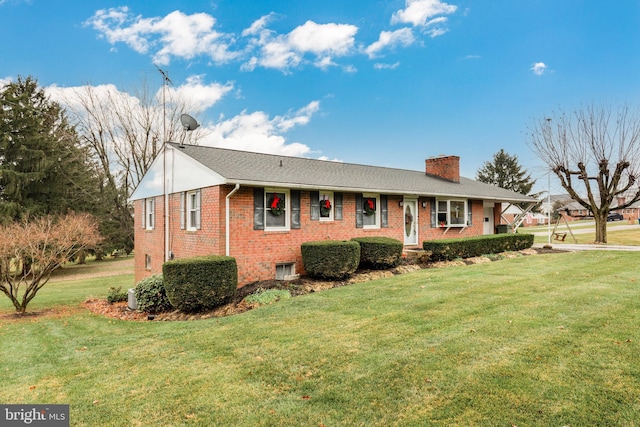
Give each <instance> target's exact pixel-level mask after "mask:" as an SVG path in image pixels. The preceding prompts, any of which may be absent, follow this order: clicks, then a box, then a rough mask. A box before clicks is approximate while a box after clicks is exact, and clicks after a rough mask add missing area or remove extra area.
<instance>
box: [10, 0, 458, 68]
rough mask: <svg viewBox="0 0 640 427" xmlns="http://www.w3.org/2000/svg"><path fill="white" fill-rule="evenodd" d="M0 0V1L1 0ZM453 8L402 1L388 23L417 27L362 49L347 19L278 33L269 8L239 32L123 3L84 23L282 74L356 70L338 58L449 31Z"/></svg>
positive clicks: (166, 49) (159, 59)
mask: <svg viewBox="0 0 640 427" xmlns="http://www.w3.org/2000/svg"><path fill="white" fill-rule="evenodd" d="M0 1H1V0H0ZM457 9H458V7H457V6H455V5H451V4H448V3H446V2H444V1H443V0H405V8H404V9H400V10H397V11H396V12H395V13H394V14H393V15H392V17H391V23H392V24H410V25H411V26H413V27H416V28H417V30H416V29H413V30H412V28H410V27H409V26H407V27H406V28H401V29H398V30H395V31H381V32H380V36H379V38H378V40H377V41H375V42H373V43H372V44H370V45H369V46H367V47H366V48H362V47H361V46H359V45H357V44H356V35H357V33H358V30H359V28H358V27H357V26H356V25H352V24H345V23H342V24H340V23H332V22H329V23H324V24H320V23H317V22H314V21H312V20H307V21H306V22H305V23H304V24H302V25H299V26H298V27H295V28H294V29H293V30H292V31H290V32H288V33H277V32H276V31H273V30H271V29H269V28H268V25H269V24H270V23H271V22H272V21H273V20H274V19H276V17H277V16H278V15H277V14H276V13H274V12H271V13H269V14H267V15H264V16H261V17H260V18H258V19H256V20H255V21H253V22H252V23H251V25H250V26H249V27H248V28H245V29H244V30H242V31H241V32H239V33H235V34H234V33H225V32H221V31H218V30H216V28H215V27H216V23H217V22H216V19H215V17H213V16H212V15H210V14H207V13H194V14H190V15H189V14H186V13H183V12H181V11H179V10H176V11H174V12H171V13H169V14H167V15H166V16H159V17H143V16H140V15H135V14H133V13H132V11H131V10H130V9H129V8H128V7H126V6H122V7H116V8H109V9H100V10H98V11H96V12H95V13H94V14H93V16H92V17H90V18H89V19H87V20H86V21H85V22H84V25H85V26H88V27H91V28H93V29H94V30H96V31H97V33H98V37H100V38H103V39H105V40H106V41H107V42H108V43H109V44H110V45H111V51H112V52H116V51H117V49H116V48H117V47H118V46H119V45H120V44H124V45H125V46H127V47H129V48H130V49H132V50H134V51H135V52H138V53H140V54H143V55H149V56H150V57H151V58H152V60H153V61H154V62H155V63H157V64H159V65H161V66H165V65H167V64H169V63H170V62H171V61H173V60H176V59H181V60H186V61H190V60H192V59H195V58H199V57H205V58H209V59H210V60H211V62H212V63H214V64H216V65H221V64H227V63H230V62H236V61H237V62H238V63H240V69H241V70H243V71H252V70H254V69H255V68H256V67H264V68H273V69H278V70H281V71H283V72H285V73H289V72H291V71H292V70H293V69H295V68H299V67H301V66H303V65H305V64H312V65H313V66H315V67H318V68H321V69H327V68H329V67H341V68H342V69H343V70H344V71H345V72H348V73H349V72H355V67H354V66H353V65H344V64H340V63H339V61H338V59H339V58H344V57H348V56H354V55H361V54H363V53H364V54H366V55H368V57H369V58H370V59H372V58H377V57H379V56H381V55H382V54H383V53H384V51H385V50H386V49H393V48H400V47H408V46H410V45H412V44H414V43H416V42H417V41H418V40H417V37H418V36H420V35H425V36H428V37H431V38H433V37H438V36H440V35H442V34H444V33H446V32H447V31H448V29H447V28H446V23H447V17H446V15H449V14H452V13H454V12H456V10H457Z"/></svg>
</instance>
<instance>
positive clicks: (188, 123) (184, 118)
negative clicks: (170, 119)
mask: <svg viewBox="0 0 640 427" xmlns="http://www.w3.org/2000/svg"><path fill="white" fill-rule="evenodd" d="M180 121H181V122H182V126H184V130H196V129H197V128H198V126H200V124H199V123H198V122H196V119H194V118H193V117H191V116H190V115H188V114H183V115H181V116H180Z"/></svg>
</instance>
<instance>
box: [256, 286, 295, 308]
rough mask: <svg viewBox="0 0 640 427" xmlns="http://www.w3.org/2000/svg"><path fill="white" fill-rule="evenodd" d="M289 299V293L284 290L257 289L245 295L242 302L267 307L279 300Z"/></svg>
mask: <svg viewBox="0 0 640 427" xmlns="http://www.w3.org/2000/svg"><path fill="white" fill-rule="evenodd" d="M289 298H291V293H290V292H289V291H287V290H285V289H258V290H257V291H256V292H255V293H253V294H251V295H247V296H246V297H245V298H244V300H245V302H247V303H249V304H260V305H267V304H271V303H274V302H277V301H280V300H285V299H289Z"/></svg>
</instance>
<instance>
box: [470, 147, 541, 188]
mask: <svg viewBox="0 0 640 427" xmlns="http://www.w3.org/2000/svg"><path fill="white" fill-rule="evenodd" d="M476 179H477V180H478V181H480V182H486V183H487V184H493V185H495V186H497V187H500V188H505V189H507V190H511V191H515V192H516V193H520V194H525V195H530V194H529V193H530V192H531V189H532V188H533V186H534V184H535V183H536V181H535V180H532V179H531V175H530V174H528V173H527V171H526V170H524V169H523V168H522V166H520V163H519V162H518V157H517V156H515V155H513V156H512V155H510V154H508V153H506V152H505V151H504V150H503V149H500V151H498V152H497V153H496V154H494V156H493V160H492V161H490V162H484V164H483V165H482V167H481V168H480V169H478V171H477V172H476ZM534 197H535V195H534Z"/></svg>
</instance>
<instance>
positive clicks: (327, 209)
mask: <svg viewBox="0 0 640 427" xmlns="http://www.w3.org/2000/svg"><path fill="white" fill-rule="evenodd" d="M319 201H320V221H333V209H334V204H333V192H330V191H329V192H328V191H321V192H320V200H319Z"/></svg>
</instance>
